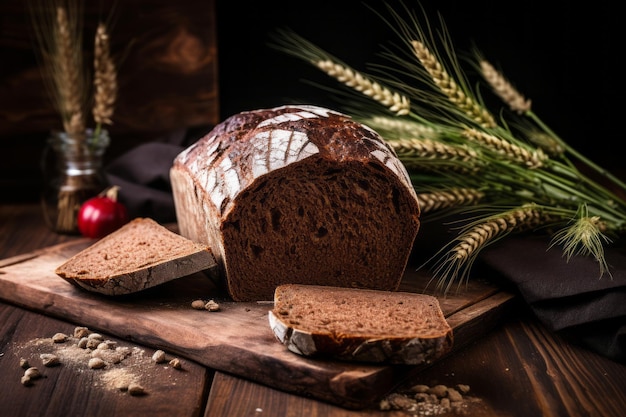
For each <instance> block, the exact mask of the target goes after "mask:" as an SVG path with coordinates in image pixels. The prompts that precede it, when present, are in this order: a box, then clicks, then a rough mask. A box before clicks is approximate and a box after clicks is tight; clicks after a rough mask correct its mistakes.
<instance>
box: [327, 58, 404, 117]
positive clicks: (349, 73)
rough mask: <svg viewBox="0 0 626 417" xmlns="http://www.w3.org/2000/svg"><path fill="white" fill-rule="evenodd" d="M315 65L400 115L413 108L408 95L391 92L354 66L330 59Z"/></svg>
mask: <svg viewBox="0 0 626 417" xmlns="http://www.w3.org/2000/svg"><path fill="white" fill-rule="evenodd" d="M315 65H316V66H317V67H318V68H319V69H321V70H322V71H324V72H325V73H326V74H328V75H330V76H331V77H333V78H335V79H337V81H339V82H341V83H343V84H345V85H347V86H348V87H351V88H353V89H355V90H356V91H359V92H361V93H363V94H365V95H366V96H368V97H371V98H373V99H374V100H376V101H378V102H379V103H381V104H382V105H384V106H386V107H388V108H389V110H391V111H392V112H395V113H396V114H397V115H398V116H402V115H406V114H408V113H409V111H410V109H411V102H410V101H409V99H408V98H407V97H406V96H402V95H400V94H399V93H397V92H395V93H394V92H391V91H390V90H389V89H387V88H385V87H383V86H381V85H380V84H378V83H377V82H374V81H372V80H370V79H369V78H367V77H365V76H364V75H362V74H361V73H359V72H357V71H355V70H353V69H352V68H348V67H346V66H343V65H341V64H338V63H335V62H333V61H332V60H330V59H323V60H319V61H317V62H316V63H315Z"/></svg>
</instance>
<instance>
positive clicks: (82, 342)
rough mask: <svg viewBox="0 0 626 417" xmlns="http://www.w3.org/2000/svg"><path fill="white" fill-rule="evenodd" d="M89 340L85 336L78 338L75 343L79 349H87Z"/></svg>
mask: <svg viewBox="0 0 626 417" xmlns="http://www.w3.org/2000/svg"><path fill="white" fill-rule="evenodd" d="M88 342H89V339H88V338H87V337H84V336H83V337H81V338H80V340H79V341H78V343H77V344H76V345H77V346H78V347H79V348H81V349H87V343H88Z"/></svg>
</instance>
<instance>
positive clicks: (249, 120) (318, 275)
mask: <svg viewBox="0 0 626 417" xmlns="http://www.w3.org/2000/svg"><path fill="white" fill-rule="evenodd" d="M170 178H171V183H172V189H173V194H174V202H175V207H176V216H177V220H178V225H179V229H180V233H181V234H182V235H183V236H186V237H188V238H190V239H191V240H193V241H196V242H202V243H206V244H208V245H209V246H210V247H211V249H212V251H213V253H214V255H215V257H216V259H217V262H218V265H219V266H220V268H221V273H222V276H223V277H224V278H225V282H226V286H227V289H228V291H229V293H230V295H231V296H232V298H233V299H234V300H236V301H252V300H271V299H272V298H273V296H274V290H275V288H276V287H277V286H278V285H280V284H285V283H302V284H319V285H337V286H345V287H357V288H371V289H379V290H396V289H397V288H398V285H399V283H400V280H401V278H402V275H403V273H404V269H405V267H406V263H407V260H408V257H409V254H410V251H411V249H412V245H413V242H414V239H415V237H416V235H417V232H418V229H419V224H420V222H419V215H420V210H419V205H418V201H417V196H416V194H415V191H414V189H413V186H412V185H411V182H410V179H409V176H408V174H407V172H406V169H405V168H404V166H403V165H402V163H401V162H400V161H399V159H398V158H397V156H396V155H395V153H394V152H393V150H392V149H391V148H390V147H389V146H388V145H387V144H386V143H385V141H384V140H383V139H382V138H381V137H380V136H379V135H378V134H377V133H376V132H374V131H373V130H372V129H370V128H369V127H367V126H364V125H362V124H360V123H357V122H356V121H354V120H353V119H351V118H350V117H348V116H346V115H343V114H340V113H337V112H335V111H331V110H329V109H325V108H321V107H316V106H307V105H302V106H283V107H278V108H273V109H262V110H255V111H249V112H243V113H240V114H236V115H234V116H232V117H230V118H228V119H227V120H225V121H224V122H222V123H221V124H219V125H218V126H216V127H215V128H214V129H213V130H212V131H211V132H209V133H208V134H207V135H206V136H205V137H203V138H201V139H200V140H199V141H198V142H196V143H195V144H193V145H192V146H190V147H189V148H187V149H186V150H185V151H183V152H182V153H181V154H180V155H179V156H178V157H177V158H176V159H175V161H174V164H173V166H172V168H171V170H170Z"/></svg>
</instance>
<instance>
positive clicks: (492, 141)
mask: <svg viewBox="0 0 626 417" xmlns="http://www.w3.org/2000/svg"><path fill="white" fill-rule="evenodd" d="M462 135H463V137H465V138H467V139H469V140H473V141H475V142H478V143H481V144H483V145H485V146H487V147H489V148H491V149H494V150H496V151H497V152H498V153H499V154H501V155H503V156H507V157H508V158H509V159H510V160H512V161H517V162H520V163H522V164H524V165H526V166H527V167H529V168H539V167H541V166H542V165H543V162H544V161H546V160H547V159H548V157H547V155H546V154H545V153H543V151H542V150H541V149H537V150H534V151H532V152H531V151H529V150H528V149H524V148H522V147H520V146H517V145H515V144H513V143H511V142H509V141H506V140H503V139H500V138H498V137H496V136H493V135H490V134H488V133H485V132H480V131H478V130H476V129H465V130H464V131H463V132H462Z"/></svg>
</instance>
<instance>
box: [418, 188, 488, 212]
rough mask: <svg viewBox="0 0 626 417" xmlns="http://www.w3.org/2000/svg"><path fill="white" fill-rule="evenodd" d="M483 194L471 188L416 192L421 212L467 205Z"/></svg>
mask: <svg viewBox="0 0 626 417" xmlns="http://www.w3.org/2000/svg"><path fill="white" fill-rule="evenodd" d="M484 196H485V194H484V193H483V192H481V191H478V190H476V189H473V188H451V189H448V190H445V191H434V192H432V193H418V194H417V199H418V200H419V202H420V209H421V212H422V214H424V213H429V212H432V211H436V210H442V209H446V208H451V207H459V206H469V205H473V204H476V203H477V202H478V201H480V200H481V199H482V198H483V197H484Z"/></svg>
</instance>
